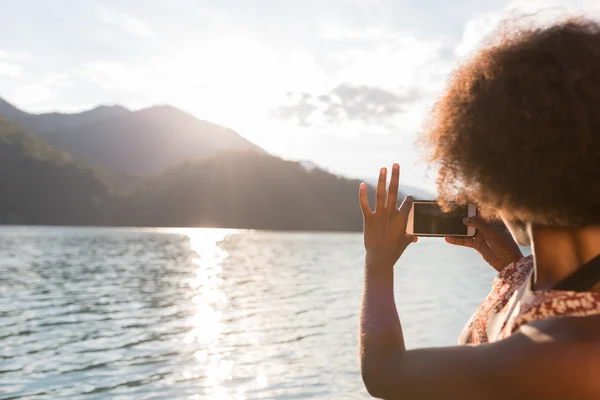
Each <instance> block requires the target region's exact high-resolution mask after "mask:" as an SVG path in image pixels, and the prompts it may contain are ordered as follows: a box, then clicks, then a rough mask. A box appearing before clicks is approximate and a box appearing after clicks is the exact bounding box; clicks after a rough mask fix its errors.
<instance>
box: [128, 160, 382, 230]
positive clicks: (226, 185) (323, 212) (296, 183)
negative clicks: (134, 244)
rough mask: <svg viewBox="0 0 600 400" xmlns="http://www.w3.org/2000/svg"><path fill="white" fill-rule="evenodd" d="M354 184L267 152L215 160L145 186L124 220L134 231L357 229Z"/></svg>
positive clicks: (358, 215)
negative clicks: (146, 227) (129, 221)
mask: <svg viewBox="0 0 600 400" xmlns="http://www.w3.org/2000/svg"><path fill="white" fill-rule="evenodd" d="M359 184H360V181H358V180H349V179H345V178H340V177H338V176H335V175H332V174H330V173H327V172H325V171H323V170H320V169H311V170H310V171H307V170H306V169H305V167H304V166H303V165H302V164H300V163H297V162H291V161H284V160H281V159H280V158H277V157H273V156H270V155H267V154H259V153H252V152H245V153H230V154H222V155H221V156H219V157H217V158H213V159H208V160H204V161H200V162H196V163H187V164H184V165H181V166H178V167H176V168H171V169H169V170H168V171H166V172H165V173H163V174H162V175H160V176H157V177H154V178H152V179H149V180H147V181H146V182H144V184H143V186H142V187H141V188H139V189H138V190H137V191H136V192H135V194H134V195H133V196H132V197H131V198H129V199H128V201H127V203H128V205H129V207H130V208H129V209H127V210H126V214H127V215H128V216H129V217H131V218H133V219H134V221H133V222H134V223H135V225H151V226H210V227H237V228H250V229H253V228H254V229H273V230H280V229H292V230H332V231H358V230H361V229H362V215H361V212H360V208H359V207H358V186H359ZM371 196H373V191H372V190H371Z"/></svg>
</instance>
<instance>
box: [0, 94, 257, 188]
mask: <svg viewBox="0 0 600 400" xmlns="http://www.w3.org/2000/svg"><path fill="white" fill-rule="evenodd" d="M0 115H3V116H5V117H6V118H9V119H11V120H12V121H15V122H17V123H18V124H19V125H21V126H23V127H24V128H26V129H28V130H29V131H31V132H32V133H34V134H36V135H37V136H39V137H40V138H42V139H43V140H44V141H46V142H47V143H49V144H50V145H52V146H55V147H57V148H60V149H63V150H65V151H67V152H68V153H69V154H71V155H72V156H73V157H74V158H75V159H78V160H83V161H84V162H86V163H87V164H89V165H91V166H93V167H96V168H98V169H100V170H103V171H105V172H106V173H107V174H109V175H110V174H113V175H119V174H121V175H125V176H127V175H129V176H143V175H150V174H156V173H158V172H161V171H163V170H164V169H165V168H168V167H171V166H173V165H177V164H179V163H182V162H185V161H189V160H198V159H202V158H207V157H212V156H215V155H216V154H218V153H219V152H224V151H225V152H227V151H232V150H233V151H237V150H252V151H256V152H262V151H263V150H262V149H260V148H259V147H258V146H256V145H254V144H252V143H250V142H249V141H248V140H246V139H244V138H243V137H242V136H240V135H239V134H238V133H237V132H235V131H233V130H231V129H228V128H225V127H222V126H220V125H217V124H213V123H211V122H207V121H203V120H200V119H197V118H195V117H194V116H192V115H190V114H188V113H186V112H184V111H181V110H179V109H177V108H174V107H171V106H157V107H151V108H147V109H142V110H139V111H130V110H128V109H126V108H124V107H120V106H102V107H97V108H94V109H92V110H89V111H85V112H81V113H76V114H62V113H47V114H30V113H26V112H23V111H21V110H19V109H18V108H16V107H14V106H13V105H11V104H10V103H8V102H6V101H4V100H1V99H0Z"/></svg>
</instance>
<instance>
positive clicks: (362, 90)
mask: <svg viewBox="0 0 600 400" xmlns="http://www.w3.org/2000/svg"><path fill="white" fill-rule="evenodd" d="M420 97H421V96H420V94H419V93H418V92H417V91H416V90H415V89H412V90H409V91H407V92H406V93H404V94H398V93H394V92H392V91H389V90H385V89H382V88H380V87H375V86H367V85H353V84H349V83H343V84H340V85H338V86H336V87H335V88H333V89H332V90H331V91H329V92H327V93H322V94H318V95H313V94H310V93H301V94H299V95H296V94H293V93H290V94H289V96H288V98H289V99H290V104H286V105H282V106H280V107H277V108H276V109H275V110H273V115H274V116H275V117H277V118H280V119H287V120H292V121H295V122H296V123H297V124H298V125H300V126H302V127H307V126H311V125H313V124H315V123H322V122H325V123H330V124H342V123H346V122H361V123H365V124H369V125H381V126H390V125H392V123H391V121H392V119H393V117H395V116H397V115H398V114H401V113H403V112H404V105H405V104H408V103H412V102H414V101H417V100H419V99H420Z"/></svg>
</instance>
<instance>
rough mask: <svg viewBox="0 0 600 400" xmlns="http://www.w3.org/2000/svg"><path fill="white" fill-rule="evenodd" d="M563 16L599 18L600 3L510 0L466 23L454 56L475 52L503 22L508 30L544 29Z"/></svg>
mask: <svg viewBox="0 0 600 400" xmlns="http://www.w3.org/2000/svg"><path fill="white" fill-rule="evenodd" d="M566 15H584V16H586V17H591V18H598V17H600V3H598V2H597V1H596V0H570V1H567V0H513V1H511V2H510V3H509V4H508V5H507V6H506V7H505V8H504V9H502V10H498V11H496V12H489V13H485V14H481V15H478V16H476V17H475V18H472V19H471V20H469V21H467V22H466V23H465V26H464V30H463V35H462V39H461V41H460V42H459V43H458V44H457V45H456V46H455V48H454V54H455V55H456V56H458V57H463V56H466V55H467V54H469V53H470V52H472V51H474V50H475V49H477V47H478V46H479V45H480V44H481V43H482V41H483V40H484V39H486V37H487V36H488V35H489V34H491V33H492V32H493V31H494V30H495V29H496V28H497V27H498V24H499V23H501V22H502V21H506V22H507V23H509V24H510V25H509V26H515V27H518V26H521V25H525V26H531V25H535V26H543V25H547V24H551V23H553V22H555V21H557V20H560V19H562V18H564V17H565V16H566Z"/></svg>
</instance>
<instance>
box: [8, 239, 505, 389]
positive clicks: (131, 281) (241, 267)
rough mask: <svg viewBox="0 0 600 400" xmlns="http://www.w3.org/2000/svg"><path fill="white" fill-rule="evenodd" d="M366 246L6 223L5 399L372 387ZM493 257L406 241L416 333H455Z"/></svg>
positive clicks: (405, 269) (408, 324)
mask: <svg viewBox="0 0 600 400" xmlns="http://www.w3.org/2000/svg"><path fill="white" fill-rule="evenodd" d="M363 256H364V255H363V250H362V238H361V237H360V235H355V234H294V233H288V234H281V233H277V232H255V231H228V230H210V229H162V230H161V229H154V230H152V229H147V230H140V229H88V228H79V229H67V228H1V229H0V277H1V278H0V294H1V297H0V341H1V344H2V346H0V377H1V378H0V381H1V382H0V399H2V400H7V399H17V398H36V399H57V398H61V399H62V398H75V399H79V398H84V399H212V400H222V399H236V400H240V399H306V398H315V399H366V398H368V396H367V394H366V392H365V390H364V388H363V386H362V381H361V379H360V374H359V371H358V360H357V353H358V352H357V329H358V309H359V303H360V291H361V288H362V285H361V279H362V271H361V260H362V259H363ZM448 260H452V262H448ZM483 268H485V267H484V266H483V265H482V263H481V261H480V260H479V259H478V257H477V256H476V255H474V254H471V253H468V252H464V251H461V250H460V249H456V248H451V247H448V246H441V245H440V244H439V242H435V241H433V240H424V241H422V243H419V245H418V246H413V247H411V248H410V249H409V251H408V252H407V254H406V255H405V256H404V257H403V259H402V260H401V263H400V265H399V266H398V270H399V271H398V274H397V276H398V277H397V282H396V284H397V287H398V289H397V293H398V308H399V311H400V313H401V315H402V316H403V326H404V327H405V334H406V337H407V340H408V342H409V343H408V344H409V346H412V347H414V346H417V345H419V346H436V345H444V344H453V343H455V341H456V337H457V335H458V333H459V331H460V328H461V327H462V325H463V324H464V322H465V321H466V319H467V318H468V316H469V314H470V313H471V311H472V310H473V309H474V307H475V306H476V305H477V303H478V301H479V300H480V299H481V298H482V297H483V296H484V295H485V294H486V293H487V291H488V290H489V284H490V281H491V278H492V277H493V272H492V271H487V269H483ZM480 269H481V270H480ZM471 270H473V271H474V273H471Z"/></svg>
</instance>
